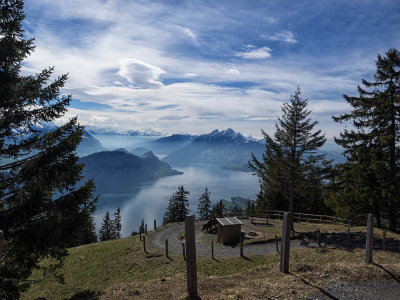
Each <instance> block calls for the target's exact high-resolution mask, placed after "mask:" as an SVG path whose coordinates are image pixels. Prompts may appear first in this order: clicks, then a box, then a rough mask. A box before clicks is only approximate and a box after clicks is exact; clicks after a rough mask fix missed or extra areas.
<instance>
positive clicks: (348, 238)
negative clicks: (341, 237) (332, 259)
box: [347, 227, 350, 248]
mask: <svg viewBox="0 0 400 300" xmlns="http://www.w3.org/2000/svg"><path fill="white" fill-rule="evenodd" d="M347 247H348V248H350V227H347Z"/></svg>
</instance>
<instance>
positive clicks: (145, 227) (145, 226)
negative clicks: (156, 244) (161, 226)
mask: <svg viewBox="0 0 400 300" xmlns="http://www.w3.org/2000/svg"><path fill="white" fill-rule="evenodd" d="M144 233H145V234H146V235H147V224H146V225H144Z"/></svg>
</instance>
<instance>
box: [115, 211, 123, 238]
mask: <svg viewBox="0 0 400 300" xmlns="http://www.w3.org/2000/svg"><path fill="white" fill-rule="evenodd" d="M121 229H122V225H121V209H120V208H119V207H118V209H117V211H116V212H115V213H114V230H115V232H114V238H115V239H119V238H121Z"/></svg>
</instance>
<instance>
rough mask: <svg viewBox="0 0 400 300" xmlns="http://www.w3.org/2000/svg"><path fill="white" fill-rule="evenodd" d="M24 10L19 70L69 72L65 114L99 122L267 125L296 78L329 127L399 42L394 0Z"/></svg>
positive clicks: (175, 127) (58, 5)
mask: <svg viewBox="0 0 400 300" xmlns="http://www.w3.org/2000/svg"><path fill="white" fill-rule="evenodd" d="M25 11H26V14H27V18H26V19H25V21H24V28H25V30H26V35H27V36H28V37H30V36H34V37H35V38H36V40H35V44H36V46H37V47H36V51H35V52H34V53H33V54H32V55H31V56H30V57H29V59H28V60H27V62H26V63H25V64H24V68H23V71H24V72H25V73H27V74H28V73H32V72H38V71H39V70H41V69H42V68H44V67H48V66H55V75H59V74H62V73H69V80H68V83H67V85H66V87H65V91H64V92H65V93H70V94H72V95H73V98H74V101H73V102H72V104H71V107H70V109H69V111H68V113H67V115H66V116H65V118H69V117H72V116H75V115H78V116H79V120H80V122H81V123H82V124H87V125H94V126H98V127H113V128H119V129H141V128H153V129H155V130H157V131H161V132H163V133H174V132H180V133H183V132H190V133H205V132H209V131H211V130H213V129H215V128H218V129H226V128H228V127H230V128H234V129H236V130H238V131H241V132H243V133H245V134H251V135H254V136H260V129H261V128H262V129H265V130H266V131H269V132H273V124H274V122H275V120H276V117H277V116H279V115H280V112H281V111H280V107H281V105H282V103H283V102H285V101H287V100H288V99H289V95H290V94H292V93H293V92H294V90H295V89H296V87H297V86H298V85H299V86H300V87H301V89H302V95H303V96H304V97H306V98H308V99H309V100H310V102H309V104H310V105H309V106H310V108H311V109H312V111H313V114H312V118H313V119H316V120H318V121H319V122H320V125H319V126H320V128H321V129H322V130H323V131H324V132H326V135H327V136H328V137H332V136H334V135H337V134H338V132H339V131H340V130H341V129H342V126H343V125H340V124H335V123H333V122H332V120H331V116H332V115H337V114H340V113H344V112H347V111H348V110H349V109H350V108H349V106H348V105H347V104H346V103H345V102H344V100H343V98H342V95H343V93H347V94H353V95H356V90H357V85H358V84H359V83H360V82H361V78H366V79H371V78H372V76H373V74H374V71H375V65H374V62H375V60H376V56H377V54H378V53H380V54H384V52H385V51H387V50H388V49H389V48H400V34H399V32H400V30H399V28H400V13H399V12H400V1H397V0H393V1H384V0H380V1H368V0H362V1H358V0H353V1H329V0H327V1H317V0H315V1H257V0H253V1H250V0H247V1H232V0H229V1H215V0H214V1H128V0H108V1H107V0H86V1H74V0H71V1H61V0H57V1H54V0H28V1H26V2H25ZM63 121H65V119H64V120H60V122H63Z"/></svg>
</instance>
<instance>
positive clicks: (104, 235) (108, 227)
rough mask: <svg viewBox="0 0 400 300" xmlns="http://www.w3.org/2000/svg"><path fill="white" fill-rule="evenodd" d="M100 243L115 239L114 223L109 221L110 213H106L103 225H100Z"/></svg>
mask: <svg viewBox="0 0 400 300" xmlns="http://www.w3.org/2000/svg"><path fill="white" fill-rule="evenodd" d="M99 237H100V241H108V240H112V239H114V238H115V228H114V222H113V221H111V219H110V213H109V212H108V211H107V212H106V215H105V216H104V219H103V223H101V228H100V233H99Z"/></svg>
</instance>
